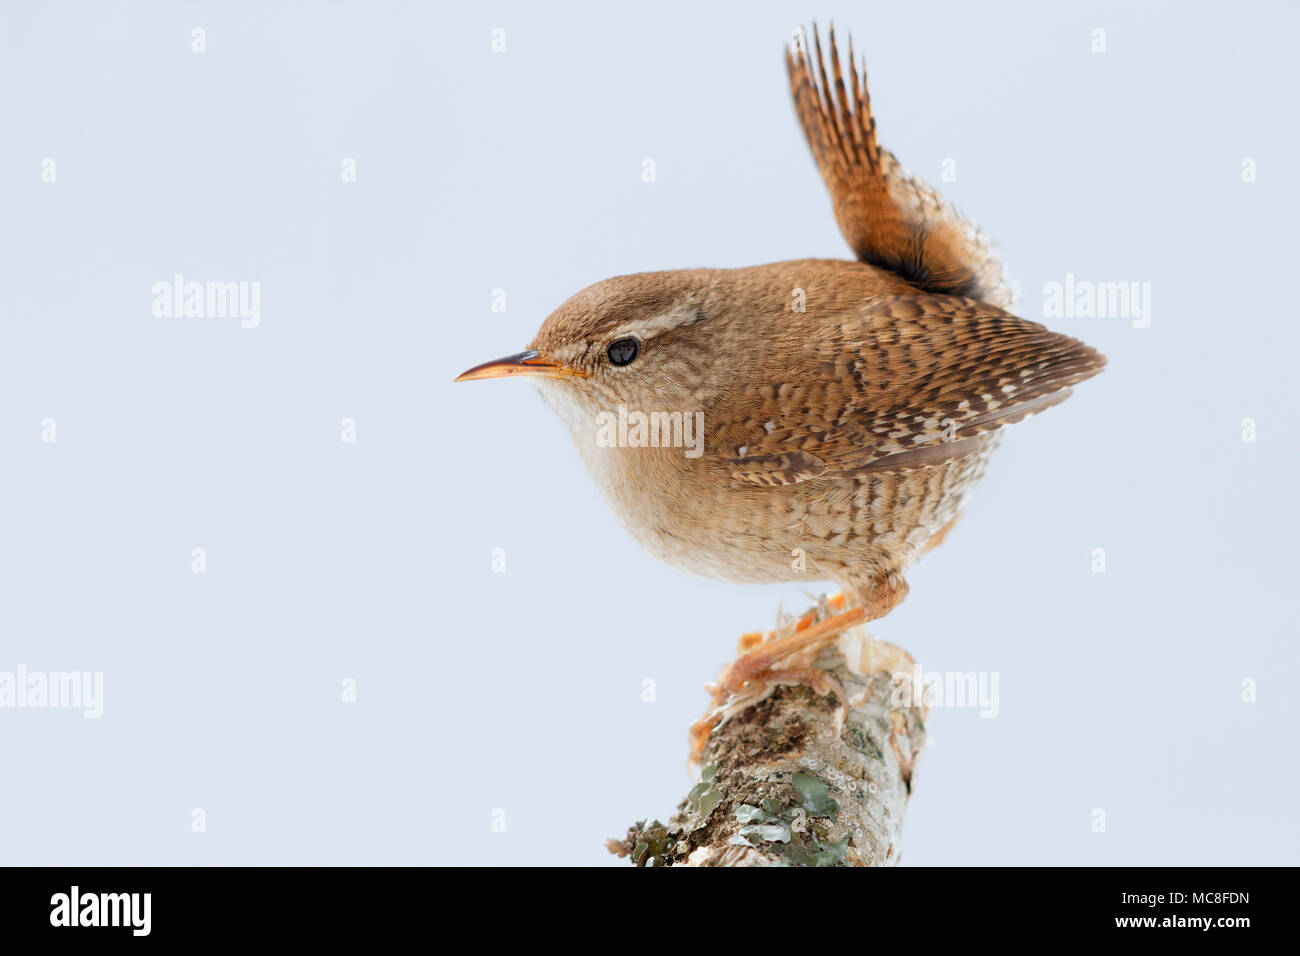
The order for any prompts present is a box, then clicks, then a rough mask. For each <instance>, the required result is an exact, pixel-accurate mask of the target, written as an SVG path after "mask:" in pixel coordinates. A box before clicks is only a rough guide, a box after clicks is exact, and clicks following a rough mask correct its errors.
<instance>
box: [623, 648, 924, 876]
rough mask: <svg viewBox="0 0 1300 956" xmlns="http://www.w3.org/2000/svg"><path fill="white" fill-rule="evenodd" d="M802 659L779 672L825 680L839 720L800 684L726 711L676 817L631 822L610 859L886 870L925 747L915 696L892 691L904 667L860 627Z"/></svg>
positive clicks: (908, 664)
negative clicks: (816, 674)
mask: <svg viewBox="0 0 1300 956" xmlns="http://www.w3.org/2000/svg"><path fill="white" fill-rule="evenodd" d="M810 655H811V656H810V658H809V659H805V660H802V661H799V660H792V661H791V662H790V666H791V667H792V668H798V667H806V666H812V667H816V668H819V669H821V670H824V671H826V672H827V673H828V674H829V675H830V676H831V677H832V678H834V679H835V680H836V681H837V682H838V683H839V685H840V686H841V687H842V688H843V689H844V691H845V692H846V694H847V696H848V708H847V714H846V712H845V710H846V708H845V707H844V706H843V705H842V704H841V702H840V700H839V699H838V697H837V696H836V695H835V694H825V695H819V694H817V693H816V692H815V691H814V690H812V689H811V688H810V687H807V686H803V685H781V686H777V687H775V688H765V689H763V691H762V692H761V693H760V694H759V695H758V696H756V697H755V698H754V699H749V700H741V701H734V702H732V703H731V704H730V705H729V706H728V707H727V708H726V711H725V715H724V718H723V720H722V722H721V724H720V725H719V726H717V727H716V728H715V729H714V730H713V732H712V734H711V735H710V737H709V740H708V742H707V744H706V746H705V750H704V758H703V759H704V767H703V769H702V770H701V773H700V779H699V782H698V783H696V784H695V786H694V787H693V788H692V789H691V791H690V792H689V793H688V794H687V795H686V798H685V799H684V800H683V801H682V803H681V805H680V806H679V807H678V808H677V811H676V813H674V814H673V816H672V817H671V818H670V819H669V820H668V822H667V823H660V822H659V821H657V820H652V821H648V822H647V821H642V822H640V823H637V824H636V825H634V826H633V827H631V828H630V829H629V830H628V834H627V836H626V837H624V838H623V839H621V840H610V841H608V843H607V844H606V846H607V847H608V848H609V850H610V852H612V853H615V854H617V855H619V856H622V857H627V858H629V859H630V860H631V861H632V862H633V863H634V864H636V865H637V866H682V865H686V866H890V865H894V864H896V863H897V862H898V860H899V852H900V851H899V841H900V838H901V835H902V822H903V810H904V808H905V806H906V804H907V798H908V795H909V794H910V793H911V780H912V769H913V766H914V764H915V761H916V757H917V755H918V753H919V752H920V750H921V748H922V746H923V745H924V739H925V718H926V708H925V705H924V699H923V695H920V694H916V695H912V694H910V693H899V689H900V688H905V687H906V685H907V681H908V680H909V679H910V675H911V673H912V671H913V664H912V659H911V658H910V657H909V656H908V655H907V653H906V652H905V651H903V650H902V649H900V648H898V647H895V646H894V645H892V644H887V643H885V642H882V641H876V640H873V639H872V638H871V637H870V636H868V635H867V633H866V630H865V628H863V627H858V628H854V629H853V630H850V631H848V632H846V633H844V634H842V635H840V636H839V638H837V639H836V640H835V641H834V643H832V644H831V645H829V646H826V647H823V648H821V649H819V650H818V649H813V650H812V651H811V652H810ZM896 674H897V675H906V676H900V677H899V678H898V679H896V678H895V675H896Z"/></svg>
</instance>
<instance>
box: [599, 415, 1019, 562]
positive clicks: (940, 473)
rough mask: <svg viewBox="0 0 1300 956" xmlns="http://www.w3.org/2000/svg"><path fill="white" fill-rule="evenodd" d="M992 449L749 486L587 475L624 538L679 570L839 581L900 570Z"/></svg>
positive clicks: (618, 471) (634, 474) (962, 497)
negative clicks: (908, 466) (887, 469)
mask: <svg viewBox="0 0 1300 956" xmlns="http://www.w3.org/2000/svg"><path fill="white" fill-rule="evenodd" d="M996 444H997V442H996V441H993V442H989V443H988V445H987V446H986V447H985V449H984V450H983V451H982V452H980V453H978V454H973V455H967V456H964V457H962V458H958V459H954V460H953V461H950V462H947V463H944V464H942V465H938V466H935V467H930V468H922V469H917V470H915V471H911V472H903V473H882V474H872V475H863V476H860V477H858V478H854V479H846V478H841V479H819V480H813V481H805V482H800V483H798V484H793V485H780V486H775V487H767V486H764V487H759V486H749V485H738V484H736V483H733V482H729V481H704V482H698V483H695V482H690V481H689V480H674V478H673V477H671V476H670V474H663V475H661V481H662V483H661V484H660V485H659V487H658V488H656V489H655V490H654V491H653V492H650V491H648V490H647V489H646V488H645V485H644V482H643V481H638V480H637V478H638V477H642V478H643V477H644V473H643V472H640V471H629V472H626V473H624V471H623V469H622V468H618V467H613V468H605V469H601V470H600V471H599V472H598V471H597V470H596V469H593V474H595V475H596V477H597V483H598V484H599V485H600V487H601V490H602V491H603V492H604V494H605V496H606V498H607V499H608V500H609V502H610V504H611V506H612V507H613V508H614V509H615V511H616V512H617V513H618V515H619V517H620V519H621V520H622V522H623V524H624V526H625V527H626V528H627V530H628V532H629V533H630V534H631V535H632V536H633V537H634V538H635V539H636V540H637V541H638V542H639V543H640V544H641V545H642V546H643V547H645V548H646V549H647V550H648V551H649V552H650V553H652V554H654V555H655V556H656V557H658V558H660V559H661V560H663V561H665V562H667V563H669V564H672V565H675V566H677V567H680V568H683V569H684V570H687V571H690V572H693V573H695V574H700V575H704V576H706V577H712V578H720V579H723V580H729V581H742V582H751V583H770V582H777V581H824V580H828V579H833V580H837V581H840V582H843V581H844V580H845V579H846V578H848V577H859V576H861V575H864V574H869V573H873V572H876V571H884V570H889V571H896V570H902V569H903V568H905V567H906V566H907V565H909V564H910V563H911V562H912V561H914V560H915V559H916V558H917V557H918V556H919V555H920V553H921V552H922V551H923V550H924V548H925V546H926V544H927V543H928V542H929V541H930V539H931V538H932V537H933V536H934V535H935V533H936V532H938V531H939V530H940V529H941V528H943V527H944V525H946V524H948V522H950V521H951V520H952V519H953V518H955V517H956V515H957V514H958V513H959V512H960V511H961V509H962V507H963V506H964V505H965V503H966V501H967V499H968V497H969V494H970V491H971V490H972V489H973V487H974V486H975V484H976V483H977V482H978V481H979V479H980V478H981V477H983V474H984V469H985V465H986V464H987V460H988V457H989V455H990V454H991V452H992V451H993V448H994V447H995V446H996Z"/></svg>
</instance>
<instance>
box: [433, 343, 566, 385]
mask: <svg viewBox="0 0 1300 956" xmlns="http://www.w3.org/2000/svg"><path fill="white" fill-rule="evenodd" d="M507 375H527V376H530V377H532V378H560V377H562V376H564V375H580V376H582V377H584V378H585V377H586V373H584V372H580V371H578V370H577V369H576V368H570V367H569V366H567V365H565V364H563V363H561V362H553V361H551V360H550V359H545V358H542V354H541V353H540V352H538V351H537V349H529V350H528V351H527V352H520V353H519V354H517V355H507V356H506V357H505V358H499V359H493V360H492V361H491V362H484V363H483V364H482V365H475V366H474V367H473V368H472V369H469V370H467V371H464V372H461V373H460V374H459V375H457V376H456V378H455V379H454V380H453V381H457V382H473V381H475V380H476V379H480V378H504V377H506V376H507Z"/></svg>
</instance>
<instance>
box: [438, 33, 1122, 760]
mask: <svg viewBox="0 0 1300 956" xmlns="http://www.w3.org/2000/svg"><path fill="white" fill-rule="evenodd" d="M828 47H829V50H830V56H829V71H828V63H827V59H828V58H827V57H826V56H824V55H823V51H822V45H821V39H820V36H819V34H818V31H817V27H816V25H815V24H814V25H813V29H812V41H811V50H810V49H809V43H808V40H807V33H806V32H805V31H803V30H802V29H800V30H797V31H795V33H794V34H793V38H792V39H791V41H790V42H789V44H788V45H787V47H786V49H785V61H786V69H787V73H788V76H789V80H790V90H791V95H792V97H793V100H794V106H795V113H796V115H797V118H798V121H799V125H800V126H801V128H802V131H803V134H804V137H805V138H806V139H807V142H808V145H809V147H810V148H811V151H812V156H813V159H814V163H815V165H816V167H817V169H818V170H819V172H820V174H821V177H822V179H823V181H824V182H825V185H826V187H827V189H828V191H829V192H830V198H831V206H832V210H833V212H834V216H835V219H836V221H837V223H838V225H839V228H840V231H841V232H842V233H843V236H844V238H845V240H846V241H847V242H848V245H849V248H850V249H851V250H852V251H853V254H854V258H853V259H843V260H839V259H800V260H794V261H785V262H776V263H770V264H766V265H757V266H751V267H747V268H738V269H712V268H693V269H681V270H672V271H660V272H646V273H639V274H633V275H624V276H617V277H614V278H610V279H606V280H604V281H601V282H597V283H596V284H594V285H592V286H589V287H588V288H586V289H583V290H581V291H580V292H578V293H576V294H575V295H573V296H572V297H571V298H569V299H568V300H567V301H566V302H564V303H563V304H561V305H560V306H559V308H557V309H556V310H555V311H554V312H553V313H552V314H551V315H550V316H549V317H548V318H547V319H546V320H545V321H544V322H543V323H542V325H541V327H540V329H539V330H538V332H537V335H536V337H535V338H534V339H533V340H532V342H530V343H529V344H528V345H527V347H526V348H525V349H524V350H523V351H521V352H519V353H516V354H513V355H509V356H507V357H505V358H502V359H496V360H493V361H491V362H485V363H483V364H481V365H476V366H474V367H473V368H471V369H469V370H468V371H466V372H464V373H462V374H461V375H460V376H458V377H457V378H456V381H472V380H480V379H490V378H503V377H515V376H517V377H525V378H528V379H530V380H532V381H533V382H535V383H536V384H537V386H538V388H539V389H540V391H541V393H542V396H543V398H544V399H545V400H546V402H547V404H549V405H550V406H551V407H552V408H553V409H554V410H555V412H557V413H558V414H559V416H560V417H561V418H562V419H563V420H564V422H565V423H566V424H567V426H568V428H569V431H570V433H571V436H572V438H573V440H574V443H575V445H576V446H577V448H578V451H579V453H580V455H581V456H582V459H583V461H584V462H585V464H586V466H587V468H588V470H589V471H590V473H591V475H592V476H593V478H594V479H595V483H596V486H597V487H598V488H599V490H600V492H601V493H602V494H603V496H604V498H605V499H606V500H607V501H608V503H609V504H610V505H611V506H612V508H613V509H614V511H615V512H616V514H617V515H618V517H619V519H620V520H621V522H622V524H623V526H624V528H626V530H627V531H628V532H629V533H630V534H631V536H632V537H633V538H634V539H635V540H636V541H637V542H638V543H640V544H641V545H642V546H644V547H645V548H646V549H647V550H649V551H650V552H651V553H652V554H654V555H656V556H657V557H659V558H661V559H663V560H664V561H666V562H668V563H670V564H672V565H675V566H677V567H680V568H683V569H685V570H687V571H690V572H694V573H697V574H700V575H705V576H708V577H713V578H720V579H723V580H729V581H736V582H752V583H770V582H788V581H823V582H824V581H832V582H834V583H835V584H837V585H838V586H839V587H840V589H841V595H842V597H841V596H837V600H836V602H835V605H836V607H837V608H838V609H839V610H838V611H837V613H834V614H833V615H830V616H827V617H825V619H823V620H819V621H815V622H814V621H810V620H805V621H803V622H801V629H800V630H798V631H795V632H794V633H791V634H787V635H785V636H781V637H779V638H777V639H775V640H770V641H767V642H762V643H757V644H756V645H755V644H754V642H752V641H751V642H750V644H751V645H752V646H751V647H750V649H749V650H748V651H746V652H745V653H742V654H741V655H740V656H739V657H738V658H737V659H736V660H735V661H734V662H733V663H732V664H731V666H730V667H729V669H728V670H727V672H726V673H725V674H724V675H723V677H722V679H721V680H720V681H719V682H718V684H717V685H716V687H715V708H714V710H715V711H716V710H717V708H718V706H720V704H721V703H722V702H724V701H725V700H727V699H728V698H729V697H731V696H732V695H740V694H741V693H742V692H745V693H752V692H754V691H755V689H756V688H760V687H764V688H770V687H772V686H775V685H776V684H780V683H805V684H808V685H811V686H813V687H814V688H815V689H816V690H818V691H819V692H825V691H827V689H828V688H829V689H832V690H833V689H836V688H834V687H830V685H828V683H827V681H828V680H829V678H828V677H827V676H826V675H824V674H822V673H821V672H818V671H815V670H813V669H810V668H808V667H793V666H788V663H789V661H790V660H791V658H792V655H794V654H795V653H796V652H798V651H801V650H806V649H808V648H810V647H816V646H819V645H821V644H824V643H825V642H827V641H829V640H831V639H832V638H833V637H835V636H836V635H838V634H840V633H842V632H843V631H844V630H846V629H848V628H850V627H853V626H855V625H858V624H862V623H865V622H867V621H873V620H877V619H879V618H881V617H883V616H885V615H886V614H888V613H889V612H890V611H891V610H892V609H893V608H895V607H896V606H897V605H898V604H899V602H900V601H902V600H903V599H904V597H905V596H906V595H907V593H908V584H907V582H906V579H905V577H904V572H905V571H906V570H907V569H908V567H909V566H911V565H912V563H913V562H915V561H916V560H917V559H918V558H919V557H920V556H921V555H922V554H924V553H925V552H926V551H928V550H930V549H932V548H933V547H935V546H937V545H938V544H939V543H940V542H941V541H942V540H943V539H944V537H945V536H946V535H947V533H948V532H949V531H950V530H951V528H952V527H953V525H954V523H955V522H956V521H957V520H958V518H959V516H960V515H961V513H962V511H963V508H964V507H965V506H966V504H967V502H968V500H969V498H970V495H971V492H972V490H973V489H974V487H975V486H976V484H977V483H978V482H979V481H980V479H981V478H982V477H983V476H984V473H985V469H986V467H987V465H988V462H989V458H990V456H991V455H992V453H993V452H994V450H995V449H996V448H997V446H998V444H999V442H1000V440H1001V438H1002V434H1003V430H1004V429H1005V428H1006V427H1007V426H1009V425H1013V424H1015V423H1018V422H1021V421H1023V420H1025V419H1027V418H1029V417H1030V416H1032V415H1036V414H1038V413H1039V412H1041V411H1044V410H1045V409H1047V408H1050V407H1051V406H1053V405H1056V404H1058V403H1060V402H1061V401H1063V400H1065V399H1066V398H1067V397H1069V396H1070V394H1071V393H1072V389H1073V386H1075V385H1076V384H1078V383H1079V382H1082V381H1084V380H1085V379H1088V378H1090V377H1092V376H1094V375H1096V374H1097V373H1098V372H1100V371H1101V370H1102V368H1103V367H1104V366H1105V364H1106V359H1105V358H1104V357H1103V356H1102V355H1100V354H1099V353H1098V352H1097V351H1096V350H1094V349H1093V348H1091V347H1089V346H1088V345H1086V344H1084V343H1083V342H1081V341H1078V340H1076V339H1074V338H1071V337H1069V336H1067V335H1063V334H1060V333H1057V332H1053V331H1050V330H1049V329H1047V328H1046V327H1044V326H1043V325H1041V324H1039V323H1037V322H1033V321H1030V320H1027V319H1024V318H1021V317H1018V316H1016V315H1014V314H1013V313H1012V312H1011V311H1009V310H1010V309H1011V307H1012V304H1013V298H1014V296H1013V293H1012V289H1011V285H1010V282H1009V280H1008V277H1007V274H1006V270H1005V269H1004V267H1003V265H1002V262H1001V259H1000V257H999V255H998V253H997V252H996V250H995V249H994V248H993V246H992V244H991V243H990V242H989V241H988V239H987V238H986V237H985V235H984V234H983V233H982V232H981V231H980V230H979V229H978V228H977V227H976V226H975V225H974V224H972V223H971V222H970V221H968V220H967V219H966V218H964V217H963V216H962V215H961V214H959V213H958V212H957V211H956V210H954V209H953V207H952V206H951V205H949V204H948V203H947V202H945V201H944V200H943V198H942V197H941V196H940V195H939V194H938V193H937V192H936V191H935V190H934V189H933V188H932V187H930V186H929V185H928V184H926V183H925V182H924V181H923V180H921V179H920V178H918V177H915V176H912V175H910V174H908V173H907V172H906V171H904V169H903V168H902V166H901V165H900V163H899V162H898V160H897V159H896V158H895V157H894V155H893V154H892V153H890V152H889V151H888V150H886V149H885V148H883V147H882V146H881V145H880V143H879V141H878V136H877V130H876V121H875V118H874V116H873V113H872V109H871V101H870V98H869V96H868V93H867V87H866V64H865V59H864V60H863V61H861V63H860V67H859V66H856V65H855V59H854V53H853V42H852V39H851V38H850V39H849V41H848V53H847V57H846V59H847V62H848V70H847V73H848V76H847V79H846V76H845V72H846V71H845V70H844V68H843V63H842V62H841V58H840V55H839V45H838V44H837V42H836V40H835V33H834V25H833V24H832V25H831V28H830V31H829V34H828ZM783 664H785V665H787V666H783ZM841 697H842V693H841ZM710 726H712V724H711V723H705V725H704V727H703V729H702V730H697V732H695V733H696V737H697V745H698V743H699V739H700V735H701V734H703V735H704V736H707V732H708V729H709V727H710Z"/></svg>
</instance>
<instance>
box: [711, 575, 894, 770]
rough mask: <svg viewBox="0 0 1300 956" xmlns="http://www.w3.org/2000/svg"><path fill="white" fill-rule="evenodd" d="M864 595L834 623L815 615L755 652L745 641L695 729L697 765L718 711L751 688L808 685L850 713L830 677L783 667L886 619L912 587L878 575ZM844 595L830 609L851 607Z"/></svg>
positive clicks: (863, 589)
mask: <svg viewBox="0 0 1300 956" xmlns="http://www.w3.org/2000/svg"><path fill="white" fill-rule="evenodd" d="M853 590H854V591H855V592H856V593H858V594H860V595H863V600H861V601H860V602H859V604H858V606H856V607H853V608H850V609H849V610H845V611H841V613H839V614H836V615H835V616H834V617H829V618H826V619H825V620H823V621H820V622H817V623H813V621H814V618H815V617H816V611H813V612H811V613H810V614H807V615H805V616H804V617H803V618H801V619H800V621H799V624H798V625H797V627H796V630H795V632H794V633H793V634H791V635H788V636H786V637H780V638H777V639H776V640H772V641H768V642H766V643H762V644H758V645H757V646H754V641H753V637H752V635H746V636H745V637H743V638H741V646H742V648H744V647H746V646H748V647H752V650H748V651H746V652H745V653H743V654H742V655H741V656H740V657H738V658H737V659H736V660H735V661H734V662H732V665H731V667H729V668H728V669H727V673H726V674H725V675H723V677H722V680H721V681H719V682H718V686H717V689H716V691H715V693H714V695H713V705H712V706H711V707H710V709H709V713H708V714H707V715H706V716H705V717H704V718H703V719H702V720H700V721H698V722H697V723H696V724H695V725H694V726H693V727H692V728H691V732H690V734H691V742H692V755H693V759H694V760H696V761H697V762H698V759H699V756H700V754H701V753H702V752H703V749H704V743H705V741H706V740H708V737H709V734H710V733H711V732H712V730H713V728H714V727H715V726H716V724H717V720H718V716H719V715H718V710H719V708H720V707H721V706H722V705H723V704H725V703H726V701H727V698H728V697H730V696H731V695H732V694H740V693H741V692H742V691H744V690H745V689H746V687H747V686H749V685H751V684H752V685H756V686H758V685H764V686H767V685H773V684H806V685H808V686H809V687H811V688H812V689H813V690H814V691H816V692H817V693H819V694H827V693H832V692H833V693H834V694H835V696H836V697H838V698H839V700H840V703H841V705H842V706H843V707H844V708H845V710H846V711H847V710H848V706H849V704H848V699H847V697H846V695H845V693H844V688H843V687H841V686H840V683H839V681H837V680H835V679H834V678H833V677H831V676H830V675H829V674H827V673H826V672H825V671H822V670H819V669H817V668H812V667H799V668H782V667H779V666H777V665H779V664H780V663H781V662H782V661H784V660H786V659H787V658H789V657H791V656H792V655H794V654H797V653H799V652H800V651H805V650H807V649H808V648H810V647H817V646H821V645H824V644H827V643H829V642H830V641H832V640H834V639H835V638H836V637H838V636H839V635H841V634H843V633H844V632H845V631H847V630H848V629H849V628H851V627H856V626H857V625H859V624H863V623H866V622H867V621H874V620H877V619H878V618H881V617H884V616H885V615H886V614H888V613H889V612H890V611H891V610H893V609H894V608H895V607H896V606H897V605H898V603H899V602H900V601H902V600H903V598H904V597H905V596H906V595H907V582H906V581H904V580H903V578H902V575H900V574H897V573H892V572H890V573H882V574H877V575H875V576H873V577H872V578H870V579H869V583H868V584H866V586H865V587H859V588H854V589H853ZM847 603H848V602H847V599H846V596H845V594H837V595H836V596H835V597H833V598H831V599H830V600H829V601H828V602H827V605H828V607H829V608H831V609H839V608H843V607H844V606H845V605H846V604H847Z"/></svg>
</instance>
